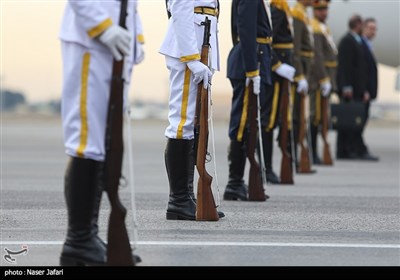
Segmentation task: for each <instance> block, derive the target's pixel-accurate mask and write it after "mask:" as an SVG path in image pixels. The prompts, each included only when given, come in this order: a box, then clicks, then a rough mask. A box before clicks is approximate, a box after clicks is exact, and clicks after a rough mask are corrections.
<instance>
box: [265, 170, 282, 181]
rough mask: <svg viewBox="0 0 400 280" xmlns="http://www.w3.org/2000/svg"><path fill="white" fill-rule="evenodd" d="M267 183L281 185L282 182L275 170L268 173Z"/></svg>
mask: <svg viewBox="0 0 400 280" xmlns="http://www.w3.org/2000/svg"><path fill="white" fill-rule="evenodd" d="M266 177H267V183H270V184H280V183H281V180H280V179H279V177H278V175H276V174H275V172H274V171H273V170H269V171H267V172H266Z"/></svg>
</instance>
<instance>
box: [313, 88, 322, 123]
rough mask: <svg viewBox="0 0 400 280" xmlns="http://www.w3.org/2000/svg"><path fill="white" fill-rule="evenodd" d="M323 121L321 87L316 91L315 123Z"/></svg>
mask: <svg viewBox="0 0 400 280" xmlns="http://www.w3.org/2000/svg"><path fill="white" fill-rule="evenodd" d="M320 121H321V89H318V90H317V91H316V92H315V118H314V125H315V126H317V125H319V123H320Z"/></svg>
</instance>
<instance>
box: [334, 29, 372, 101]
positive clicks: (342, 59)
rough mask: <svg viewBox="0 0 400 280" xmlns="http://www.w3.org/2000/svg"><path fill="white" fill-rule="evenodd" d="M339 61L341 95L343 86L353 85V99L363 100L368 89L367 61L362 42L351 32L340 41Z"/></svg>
mask: <svg viewBox="0 0 400 280" xmlns="http://www.w3.org/2000/svg"><path fill="white" fill-rule="evenodd" d="M360 39H361V37H360ZM338 62H339V64H338V73H337V85H338V93H339V95H341V93H342V90H343V87H347V86H351V87H352V88H353V99H356V100H361V99H362V98H363V96H364V92H365V91H366V90H367V74H368V73H367V63H366V60H365V54H364V49H363V46H362V42H357V40H356V39H355V37H354V36H353V35H352V34H351V33H350V32H349V33H347V34H346V35H345V36H344V37H343V38H342V39H341V41H340V43H339V56H338Z"/></svg>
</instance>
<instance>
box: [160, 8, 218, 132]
mask: <svg viewBox="0 0 400 280" xmlns="http://www.w3.org/2000/svg"><path fill="white" fill-rule="evenodd" d="M217 5H218V4H217V0H202V1H200V0H191V1H190V0H188V1H181V0H169V1H168V10H169V11H170V13H171V18H170V20H169V25H168V30H167V34H166V36H165V39H164V41H163V43H162V45H161V48H160V53H161V54H163V55H165V61H166V65H167V68H168V70H169V72H170V75H169V81H170V99H169V114H168V120H169V126H168V127H167V129H166V130H165V136H166V137H168V138H173V139H193V138H194V133H193V129H194V117H195V108H196V94H197V85H196V84H194V83H193V78H194V77H193V75H192V73H191V71H190V70H189V68H187V66H186V62H189V61H193V60H200V53H201V46H202V43H203V36H204V26H203V25H201V22H203V21H204V20H205V18H206V17H208V18H209V19H210V20H211V37H210V45H211V50H210V54H209V60H210V62H209V66H210V68H211V69H212V70H217V71H218V70H219V50H218V37H217V33H218V22H217V17H216V16H212V15H207V14H196V13H194V9H195V7H209V8H212V9H216V8H217Z"/></svg>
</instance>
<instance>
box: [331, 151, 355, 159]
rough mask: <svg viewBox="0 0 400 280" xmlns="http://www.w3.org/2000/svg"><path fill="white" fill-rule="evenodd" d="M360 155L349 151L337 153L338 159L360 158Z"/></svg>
mask: <svg viewBox="0 0 400 280" xmlns="http://www.w3.org/2000/svg"><path fill="white" fill-rule="evenodd" d="M358 158H359V156H357V154H356V153H353V152H351V153H347V154H337V155H336V159H339V160H340V159H358Z"/></svg>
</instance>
